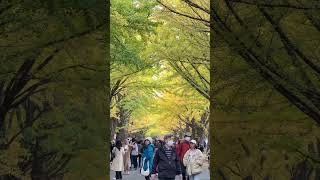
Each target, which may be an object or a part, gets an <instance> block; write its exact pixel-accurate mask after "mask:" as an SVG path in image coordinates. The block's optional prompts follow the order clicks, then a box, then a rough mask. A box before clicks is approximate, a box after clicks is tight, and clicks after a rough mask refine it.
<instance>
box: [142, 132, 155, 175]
mask: <svg viewBox="0 0 320 180" xmlns="http://www.w3.org/2000/svg"><path fill="white" fill-rule="evenodd" d="M152 141H153V140H152V138H151V137H147V138H145V140H144V147H143V150H142V157H141V158H142V161H143V167H141V168H143V170H144V171H147V169H148V168H149V172H150V174H149V175H148V176H145V179H146V180H149V179H150V176H151V171H152V163H153V154H154V146H153V144H152Z"/></svg>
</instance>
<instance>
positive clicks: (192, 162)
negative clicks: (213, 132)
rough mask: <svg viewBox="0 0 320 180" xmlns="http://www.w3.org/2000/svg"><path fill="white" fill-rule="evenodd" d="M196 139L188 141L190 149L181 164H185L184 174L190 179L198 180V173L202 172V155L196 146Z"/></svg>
mask: <svg viewBox="0 0 320 180" xmlns="http://www.w3.org/2000/svg"><path fill="white" fill-rule="evenodd" d="M196 147H197V141H196V140H194V139H193V140H191V141H190V149H189V150H188V151H187V152H186V154H185V155H184V157H183V164H184V166H186V174H187V175H188V177H189V179H190V180H200V178H199V174H200V173H201V172H202V169H203V163H204V156H203V154H202V152H201V151H200V150H199V149H197V148H196Z"/></svg>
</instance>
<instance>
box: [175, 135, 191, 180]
mask: <svg viewBox="0 0 320 180" xmlns="http://www.w3.org/2000/svg"><path fill="white" fill-rule="evenodd" d="M190 140H191V134H190V133H188V132H187V133H185V135H184V140H183V141H182V142H180V144H178V145H177V146H176V151H177V154H178V156H179V158H180V165H181V172H182V178H183V180H187V179H188V177H187V175H186V167H185V166H184V164H183V157H184V155H185V154H186V152H187V151H188V150H189V149H190V143H189V141H190Z"/></svg>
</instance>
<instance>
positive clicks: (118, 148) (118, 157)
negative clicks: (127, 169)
mask: <svg viewBox="0 0 320 180" xmlns="http://www.w3.org/2000/svg"><path fill="white" fill-rule="evenodd" d="M112 153H113V154H114V159H113V161H112V163H111V167H110V169H111V170H112V171H115V172H116V177H115V178H114V179H122V174H121V172H122V171H123V170H124V165H123V156H124V154H125V152H124V148H123V147H122V143H121V141H119V140H118V141H116V144H115V147H114V148H113V149H112Z"/></svg>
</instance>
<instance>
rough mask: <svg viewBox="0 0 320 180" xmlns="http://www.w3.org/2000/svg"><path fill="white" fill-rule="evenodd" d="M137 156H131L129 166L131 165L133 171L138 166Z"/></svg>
mask: <svg viewBox="0 0 320 180" xmlns="http://www.w3.org/2000/svg"><path fill="white" fill-rule="evenodd" d="M137 158H138V156H135V155H131V164H133V167H134V168H135V169H137V166H138V159H137Z"/></svg>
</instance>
